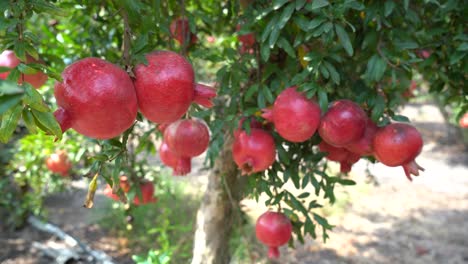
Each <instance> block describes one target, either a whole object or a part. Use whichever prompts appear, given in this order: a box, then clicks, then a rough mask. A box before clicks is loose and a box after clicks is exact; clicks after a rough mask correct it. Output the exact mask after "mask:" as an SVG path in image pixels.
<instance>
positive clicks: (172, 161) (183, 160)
mask: <svg viewBox="0 0 468 264" xmlns="http://www.w3.org/2000/svg"><path fill="white" fill-rule="evenodd" d="M159 158H160V159H161V161H162V163H163V164H164V165H166V166H169V167H171V168H172V169H173V175H175V176H179V175H186V174H188V173H190V170H191V164H190V163H191V161H190V158H187V157H179V156H177V155H176V154H175V153H174V152H173V151H172V150H171V149H170V148H169V146H168V145H167V144H166V142H164V141H163V142H162V144H161V147H159Z"/></svg>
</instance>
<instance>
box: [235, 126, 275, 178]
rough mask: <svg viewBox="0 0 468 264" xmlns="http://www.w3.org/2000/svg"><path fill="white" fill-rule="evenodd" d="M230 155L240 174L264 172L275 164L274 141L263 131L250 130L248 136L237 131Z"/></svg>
mask: <svg viewBox="0 0 468 264" xmlns="http://www.w3.org/2000/svg"><path fill="white" fill-rule="evenodd" d="M232 155H233V158H234V162H235V163H236V164H237V166H238V167H239V168H240V169H241V171H242V174H244V175H249V174H252V173H256V172H260V171H264V170H266V169H268V168H269V167H270V166H271V165H272V164H273V163H274V162H275V157H276V146H275V141H274V139H273V137H272V136H271V134H270V133H268V132H267V131H265V130H263V129H259V128H251V129H250V134H247V132H246V131H242V130H240V129H239V130H237V131H235V133H234V142H233V145H232Z"/></svg>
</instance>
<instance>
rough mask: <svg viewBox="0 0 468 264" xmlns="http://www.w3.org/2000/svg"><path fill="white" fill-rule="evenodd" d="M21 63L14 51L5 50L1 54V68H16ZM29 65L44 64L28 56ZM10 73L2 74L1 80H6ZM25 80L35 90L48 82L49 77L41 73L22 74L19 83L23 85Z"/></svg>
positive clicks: (0, 74)
mask: <svg viewBox="0 0 468 264" xmlns="http://www.w3.org/2000/svg"><path fill="white" fill-rule="evenodd" d="M20 63H21V61H20V60H19V59H18V57H16V55H15V53H14V52H13V51H12V50H5V51H3V52H2V54H0V67H7V68H11V69H13V68H15V67H16V66H18V65H19V64H20ZM28 63H42V62H41V61H40V60H35V59H34V58H33V57H31V56H29V55H27V56H26V64H28ZM9 74H10V72H1V73H0V79H2V80H5V79H6V78H7V77H8V75H9ZM23 80H24V81H25V82H27V83H29V84H31V85H32V86H33V87H34V88H36V89H37V88H40V87H41V86H42V85H44V84H45V83H46V81H47V75H46V74H45V73H43V72H41V71H38V72H36V73H32V74H22V75H21V76H20V78H19V79H18V83H19V84H21V83H23Z"/></svg>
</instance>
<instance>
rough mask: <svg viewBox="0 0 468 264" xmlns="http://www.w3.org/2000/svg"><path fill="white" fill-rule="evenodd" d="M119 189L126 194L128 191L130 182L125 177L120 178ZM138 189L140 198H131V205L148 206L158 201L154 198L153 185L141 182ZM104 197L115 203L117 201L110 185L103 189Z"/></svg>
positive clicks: (137, 196) (117, 197) (116, 196)
mask: <svg viewBox="0 0 468 264" xmlns="http://www.w3.org/2000/svg"><path fill="white" fill-rule="evenodd" d="M119 186H120V189H121V190H122V191H123V192H124V193H128V192H129V191H130V188H131V186H130V182H129V181H128V178H127V176H125V175H122V176H120V182H119ZM139 188H140V192H141V198H140V196H139V195H138V194H136V195H135V197H134V198H133V204H135V205H141V204H148V203H155V202H157V201H158V199H157V198H155V197H154V185H153V183H152V182H150V181H142V182H140V183H139ZM104 195H106V196H107V197H110V198H111V199H113V200H115V201H119V200H120V199H119V196H118V195H117V194H114V193H113V192H112V187H111V186H110V185H107V186H106V188H105V189H104Z"/></svg>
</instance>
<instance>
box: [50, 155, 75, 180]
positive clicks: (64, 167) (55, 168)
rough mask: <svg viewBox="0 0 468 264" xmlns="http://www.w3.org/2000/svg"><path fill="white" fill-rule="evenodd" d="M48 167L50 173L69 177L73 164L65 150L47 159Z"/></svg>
mask: <svg viewBox="0 0 468 264" xmlns="http://www.w3.org/2000/svg"><path fill="white" fill-rule="evenodd" d="M46 166H47V168H48V169H49V170H50V171H52V172H54V173H58V174H60V175H62V176H67V175H68V171H69V170H70V169H71V167H72V164H71V162H70V160H69V159H68V155H67V152H66V151H64V150H59V151H57V152H55V153H54V154H52V155H50V157H48V158H47V160H46Z"/></svg>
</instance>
